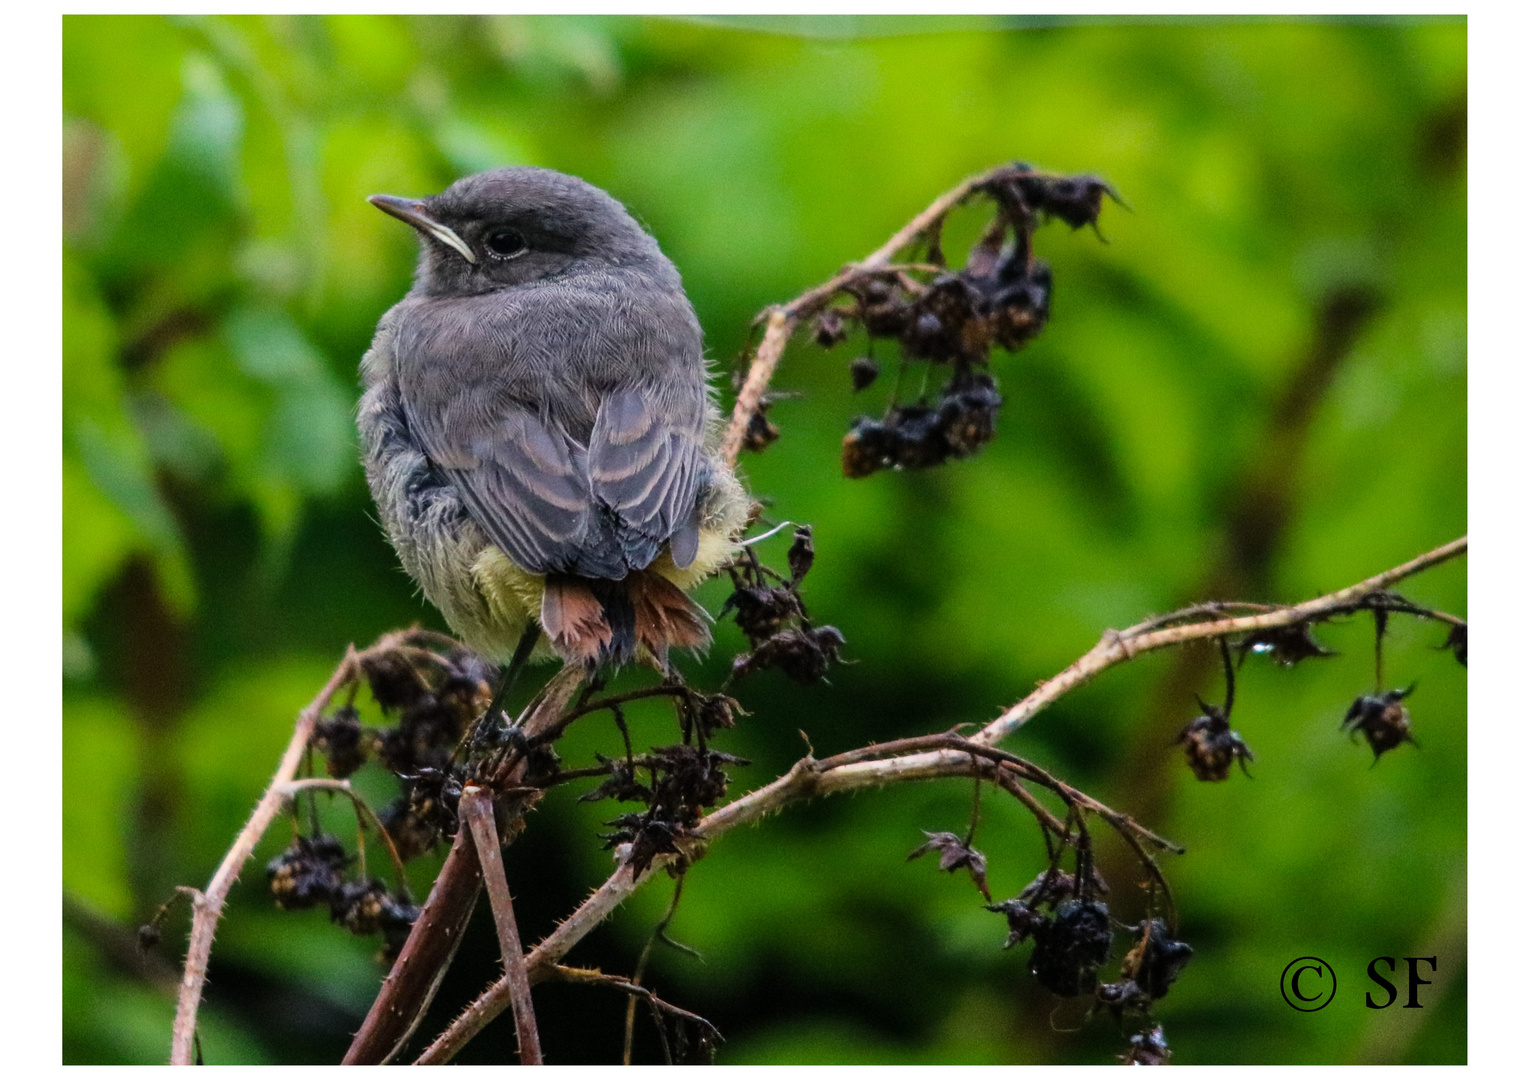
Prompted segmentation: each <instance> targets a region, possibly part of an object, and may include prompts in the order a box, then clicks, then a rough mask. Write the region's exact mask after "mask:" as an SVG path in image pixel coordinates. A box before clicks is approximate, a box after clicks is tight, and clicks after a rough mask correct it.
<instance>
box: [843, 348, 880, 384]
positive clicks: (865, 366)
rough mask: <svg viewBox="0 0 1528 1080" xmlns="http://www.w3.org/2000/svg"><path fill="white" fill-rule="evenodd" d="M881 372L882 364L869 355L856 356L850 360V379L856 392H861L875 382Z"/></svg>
mask: <svg viewBox="0 0 1528 1080" xmlns="http://www.w3.org/2000/svg"><path fill="white" fill-rule="evenodd" d="M880 374H881V365H880V364H877V363H876V362H875V361H874V360H872V359H871V358H870V357H868V356H859V357H855V358H854V359H853V360H850V361H849V381H850V383H852V384H853V386H854V392H855V393H859V392H860V391H861V390H863V389H865V388H866V387H868V386H869V385H870V384H871V383H873V382H875V380H876V377H877V376H878V375H880Z"/></svg>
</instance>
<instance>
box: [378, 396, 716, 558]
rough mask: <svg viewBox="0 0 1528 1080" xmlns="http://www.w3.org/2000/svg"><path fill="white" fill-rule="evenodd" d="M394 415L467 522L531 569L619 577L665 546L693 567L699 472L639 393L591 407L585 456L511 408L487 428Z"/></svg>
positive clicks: (696, 459)
mask: <svg viewBox="0 0 1528 1080" xmlns="http://www.w3.org/2000/svg"><path fill="white" fill-rule="evenodd" d="M457 404H461V403H457ZM405 408H406V411H407V413H408V418H409V424H410V426H411V427H412V428H413V429H414V431H415V433H416V434H417V436H418V438H419V440H420V442H421V443H422V444H423V446H424V448H425V452H426V453H427V454H428V455H429V457H430V458H431V460H432V461H434V462H435V463H436V464H437V465H439V466H440V467H441V468H442V469H443V470H444V472H445V473H446V475H447V476H448V477H449V478H450V480H451V482H452V483H453V484H454V485H455V486H456V488H457V490H458V491H460V492H461V495H462V500H463V502H465V503H466V505H467V509H468V511H469V512H470V513H471V514H472V517H473V519H474V520H476V521H477V523H478V525H479V526H481V528H482V529H483V531H484V532H485V533H487V534H488V538H489V539H490V540H492V541H493V542H494V544H495V545H497V546H498V547H499V548H500V549H502V550H503V551H504V553H505V554H507V555H508V556H509V557H510V558H511V559H513V560H514V561H515V562H516V563H517V564H518V565H520V566H523V567H524V568H525V569H527V570H529V571H531V572H532V573H537V574H546V573H566V574H577V575H579V576H581V577H591V578H607V579H620V578H623V577H625V576H626V575H627V573H629V572H630V571H632V570H640V569H642V568H643V567H646V566H648V565H649V564H650V563H652V561H653V560H654V559H655V558H656V557H657V555H658V551H659V549H660V548H661V547H662V546H663V544H664V543H669V544H670V551H671V553H672V555H673V559H674V562H675V564H676V565H678V566H688V565H689V564H690V563H691V562H692V561H693V560H694V558H695V552H696V549H697V546H698V544H699V529H698V519H697V514H696V503H697V496H698V494H699V491H700V486H701V483H702V481H703V479H704V476H705V469H706V465H705V457H704V454H703V452H702V450H701V446H700V442H699V438H698V436H697V435H692V434H690V433H688V432H686V431H681V430H677V429H675V428H672V427H668V426H665V425H664V424H661V423H659V422H658V421H657V419H656V411H655V410H654V409H653V407H652V406H651V405H650V404H649V403H648V401H647V400H646V399H645V398H644V397H643V396H642V395H641V394H640V393H638V392H636V391H620V392H617V393H615V394H613V395H611V396H610V397H609V398H607V399H606V400H605V401H604V402H603V403H602V405H601V406H600V411H599V414H598V416H597V417H596V419H595V423H594V430H593V431H592V432H591V434H590V440H589V442H590V445H589V447H588V448H587V449H586V448H584V447H583V446H580V445H579V444H578V443H577V442H576V441H574V440H573V439H572V438H570V437H569V436H568V435H567V434H566V433H565V432H564V431H562V429H561V428H560V427H558V426H557V425H556V424H555V423H552V422H548V421H543V420H542V419H540V418H539V417H538V416H536V415H535V414H534V413H533V412H531V411H530V410H529V409H526V408H524V407H523V406H519V405H504V404H499V405H498V406H497V407H496V408H495V410H494V411H495V415H494V416H493V418H492V420H491V421H485V420H484V418H483V417H482V416H481V414H479V415H477V416H473V417H471V419H468V418H467V416H466V415H465V414H464V411H463V410H461V409H451V410H448V411H447V413H446V414H444V415H441V416H439V417H438V418H432V417H431V416H428V415H416V413H415V410H413V409H411V408H408V407H407V405H406V406H405ZM432 420H433V422H432Z"/></svg>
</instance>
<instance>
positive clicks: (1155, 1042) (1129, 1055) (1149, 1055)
mask: <svg viewBox="0 0 1528 1080" xmlns="http://www.w3.org/2000/svg"><path fill="white" fill-rule="evenodd" d="M1172 1059H1173V1052H1172V1051H1171V1050H1169V1049H1168V1048H1167V1035H1166V1034H1165V1033H1164V1032H1163V1031H1162V1025H1161V1024H1158V1025H1157V1026H1156V1027H1154V1028H1152V1029H1151V1030H1150V1031H1141V1032H1137V1033H1136V1034H1134V1035H1132V1036H1130V1049H1129V1050H1127V1051H1125V1052H1124V1053H1123V1054H1121V1055H1120V1056H1119V1060H1120V1063H1121V1064H1123V1065H1167V1064H1169V1063H1170V1062H1171V1061H1172Z"/></svg>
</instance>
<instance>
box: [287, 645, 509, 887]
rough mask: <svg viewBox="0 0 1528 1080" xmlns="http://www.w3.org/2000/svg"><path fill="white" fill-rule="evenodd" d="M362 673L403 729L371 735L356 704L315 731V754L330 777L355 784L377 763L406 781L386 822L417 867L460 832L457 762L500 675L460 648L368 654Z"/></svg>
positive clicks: (400, 851) (395, 727) (402, 853)
mask: <svg viewBox="0 0 1528 1080" xmlns="http://www.w3.org/2000/svg"><path fill="white" fill-rule="evenodd" d="M361 671H362V674H363V675H364V677H365V679H366V684H367V686H368V687H369V688H370V689H371V694H372V697H373V698H374V699H375V700H376V702H377V704H378V705H379V706H380V707H381V708H382V711H383V714H384V715H386V716H396V717H397V722H396V723H395V724H394V725H392V726H391V727H385V728H370V727H366V726H364V725H362V723H361V720H360V714H359V712H358V711H357V710H356V708H355V705H354V704H353V703H351V704H348V705H344V706H341V707H340V708H337V709H335V710H334V712H333V713H331V714H330V715H329V716H328V717H326V718H325V719H324V720H321V721H320V722H319V723H318V724H317V725H316V726H315V727H314V731H313V746H314V748H315V749H317V750H318V751H319V752H320V753H322V754H323V755H324V758H325V765H326V768H327V769H328V772H329V775H330V776H334V777H337V778H344V777H347V776H350V775H351V774H352V773H354V772H355V771H356V770H357V769H359V768H360V767H361V766H362V765H364V764H365V763H366V762H367V761H368V760H370V759H372V758H375V759H376V760H377V761H379V762H380V763H381V764H382V765H383V766H384V767H385V768H386V769H387V770H388V771H389V772H391V773H392V774H393V775H394V776H396V777H397V778H398V782H399V787H400V789H401V790H400V793H399V796H398V798H397V799H395V800H394V801H393V802H392V803H391V804H389V805H388V806H387V807H386V808H384V809H383V810H382V812H381V815H380V816H381V819H382V823H383V826H384V827H385V828H386V829H387V832H388V835H389V836H390V837H391V838H392V840H393V843H394V846H395V847H396V848H397V850H398V854H399V855H400V856H401V857H402V858H404V859H412V858H414V857H415V856H417V855H421V854H423V853H424V852H426V851H428V850H430V848H432V847H434V846H435V844H436V843H437V842H438V841H439V840H440V838H441V836H442V835H447V836H449V835H452V834H454V833H455V832H456V803H457V800H458V799H459V798H460V796H461V775H460V772H461V770H460V769H459V768H455V769H454V768H453V763H452V760H451V755H452V751H453V750H454V749H455V747H456V746H457V744H458V743H459V742H460V741H461V738H462V736H463V734H465V732H466V731H467V729H468V728H469V727H470V726H471V725H472V724H473V723H475V722H476V721H477V719H478V718H479V717H480V716H482V714H483V712H484V710H486V709H487V707H488V704H489V701H490V699H491V698H492V696H493V695H492V689H491V681H492V678H493V669H492V668H491V667H490V666H489V665H488V663H487V662H485V661H484V660H482V659H481V658H480V657H478V656H477V655H476V654H475V653H472V652H470V651H468V650H466V649H463V648H460V647H458V648H453V649H450V650H448V651H447V652H445V653H436V652H427V651H425V650H420V649H412V648H408V647H399V648H396V649H391V650H386V651H369V652H367V653H366V654H364V655H363V657H362V660H361Z"/></svg>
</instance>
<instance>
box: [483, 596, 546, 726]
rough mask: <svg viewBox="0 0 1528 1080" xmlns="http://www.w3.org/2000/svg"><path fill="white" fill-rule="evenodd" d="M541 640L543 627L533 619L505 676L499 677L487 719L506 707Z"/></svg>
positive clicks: (506, 668) (517, 646)
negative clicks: (516, 683) (511, 692)
mask: <svg viewBox="0 0 1528 1080" xmlns="http://www.w3.org/2000/svg"><path fill="white" fill-rule="evenodd" d="M540 640H541V626H540V625H539V624H538V623H537V622H536V621H535V620H534V619H532V620H531V621H530V622H529V623H527V624H526V627H525V632H524V633H522V634H521V635H520V641H519V644H517V645H516V646H515V655H514V656H512V657H510V660H509V663H508V664H506V665H505V666H504V672H503V674H502V675H500V676H499V688H498V689H497V690H495V691H494V692H493V701H491V702H489V704H488V712H487V713H485V714H484V716H485V717H491V716H494V715H496V714H497V713H498V711H499V710H500V709H502V708H503V707H504V702H505V701H506V700H507V699H508V698H509V692H510V690H511V689H512V688H513V687H514V685H515V679H516V678H517V677H519V675H520V672H521V670H522V669H524V667H525V665H526V663H527V662H528V661H529V660H530V658H531V650H532V649H534V648H535V647H536V642H538V641H540Z"/></svg>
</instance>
